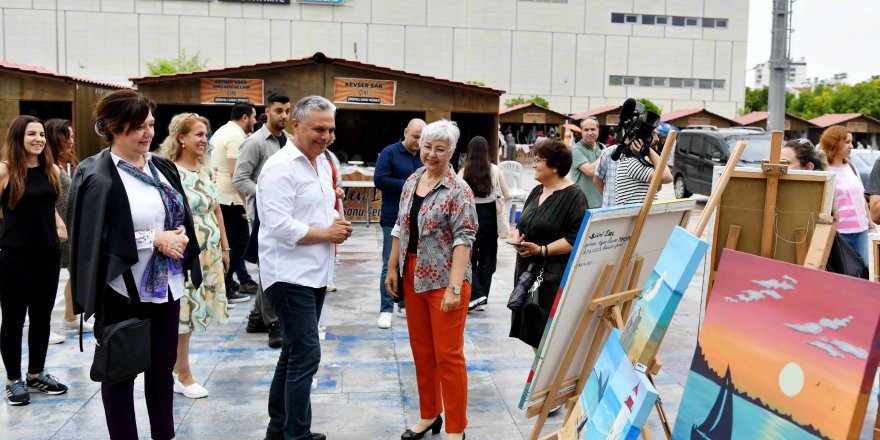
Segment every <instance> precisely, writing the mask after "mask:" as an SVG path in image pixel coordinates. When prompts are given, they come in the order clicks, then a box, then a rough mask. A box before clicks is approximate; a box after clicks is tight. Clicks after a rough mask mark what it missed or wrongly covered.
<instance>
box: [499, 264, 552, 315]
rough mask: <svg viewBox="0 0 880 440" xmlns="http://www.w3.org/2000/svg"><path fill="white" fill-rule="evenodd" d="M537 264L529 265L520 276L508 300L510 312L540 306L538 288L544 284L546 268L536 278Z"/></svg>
mask: <svg viewBox="0 0 880 440" xmlns="http://www.w3.org/2000/svg"><path fill="white" fill-rule="evenodd" d="M534 270H535V263H529V266H528V267H527V268H526V270H525V271H524V272H523V273H522V274H520V276H519V279H518V280H517V281H516V286H514V288H513V291H512V292H510V298H509V299H508V300H507V308H508V309H510V310H518V309H520V308H522V307H528V306H531V305H537V304H538V288H539V287H541V283H543V282H544V277H543V275H544V268H543V267H542V268H541V270H540V271H539V272H538V276H537V278H536V277H535V273H534Z"/></svg>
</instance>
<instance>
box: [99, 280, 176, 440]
mask: <svg viewBox="0 0 880 440" xmlns="http://www.w3.org/2000/svg"><path fill="white" fill-rule="evenodd" d="M104 295H105V297H104V307H105V311H104V313H101V312H100V311H99V313H98V316H96V317H95V331H96V333H98V334H100V332H101V331H102V329H103V326H104V325H110V324H114V323H117V322H121V321H124V320H126V319H129V318H133V317H138V318H142V319H149V320H150V343H151V346H150V356H151V364H150V368H148V369H147V371H145V372H144V397H145V398H146V401H147V414H148V415H149V418H150V435H151V436H152V438H154V439H156V440H168V439H171V438H174V436H175V434H174V414H173V412H172V411H173V409H174V407H173V403H174V392H173V386H174V378H173V377H172V376H171V370H172V369H173V368H174V363H175V362H176V361H177V326H178V322H179V321H180V301H179V300H177V301H175V300H173V298H171V297H170V295H171V292H170V291H169V292H168V295H169V298H168V300H169V301H168V302H166V303H162V304H152V303H137V302H132V303H129V302H128V298H126V297H124V296H122V295H120V294H118V293H116V292H115V291H113V289H110V288H107V290H105V292H104ZM134 380H135V378H131V379H128V380H124V381H122V382H117V383H113V384H111V383H102V384H101V399H102V401H103V403H104V416H105V417H106V419H107V430H108V431H109V433H110V438H111V439H112V440H129V439H131V440H134V439H137V438H138V432H137V422H136V417H135V409H134Z"/></svg>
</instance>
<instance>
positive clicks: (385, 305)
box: [379, 226, 404, 312]
mask: <svg viewBox="0 0 880 440" xmlns="http://www.w3.org/2000/svg"><path fill="white" fill-rule="evenodd" d="M392 229H394V226H382V274H381V275H380V279H379V301H380V302H379V312H393V311H394V299H393V298H391V295H389V294H388V292H386V291H385V276H387V275H388V257H390V256H391V242H392V241H393V240H394V237H392V236H391V230H392ZM398 284H399V283H398ZM399 304H400V307H404V301H400V303H399Z"/></svg>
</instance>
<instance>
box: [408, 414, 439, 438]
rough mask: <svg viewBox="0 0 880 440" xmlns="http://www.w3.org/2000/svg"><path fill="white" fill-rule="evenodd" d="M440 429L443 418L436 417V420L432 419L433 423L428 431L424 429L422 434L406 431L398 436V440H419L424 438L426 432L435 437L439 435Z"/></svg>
mask: <svg viewBox="0 0 880 440" xmlns="http://www.w3.org/2000/svg"><path fill="white" fill-rule="evenodd" d="M442 427H443V417H442V416H437V418H436V419H434V423H431V426H429V427H428V429H425V430H424V431H422V432H415V431H413V430H411V429H407V430H406V432H404V433H403V435H401V436H400V440H415V439H420V438H422V437H424V436H425V434H427V433H428V431H431V434H433V435H437V434H439V433H440V428H442Z"/></svg>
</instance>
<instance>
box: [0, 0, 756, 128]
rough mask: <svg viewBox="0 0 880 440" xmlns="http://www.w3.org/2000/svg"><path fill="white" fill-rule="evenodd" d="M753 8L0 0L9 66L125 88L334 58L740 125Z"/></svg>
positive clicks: (679, 2)
mask: <svg viewBox="0 0 880 440" xmlns="http://www.w3.org/2000/svg"><path fill="white" fill-rule="evenodd" d="M267 3H268V2H267ZM748 12H749V9H748V1H747V0H344V2H343V4H341V5H331V4H305V3H299V2H297V1H290V3H289V4H260V3H255V2H254V0H248V1H247V2H245V1H244V0H241V1H239V2H236V1H234V0H233V1H229V0H226V1H219V0H0V26H2V32H0V59H6V60H9V61H13V62H18V63H23V64H28V65H36V66H42V67H45V68H47V69H49V70H53V71H57V72H61V73H66V74H70V75H78V76H87V77H90V78H94V79H96V80H101V81H109V82H124V81H126V80H127V79H128V78H130V77H136V76H142V75H146V74H148V73H149V72H148V71H147V67H146V64H147V62H148V61H152V60H155V59H157V58H175V57H177V56H178V55H179V54H180V53H182V51H186V52H187V53H188V54H196V53H197V54H199V55H200V57H202V58H206V59H207V60H208V66H207V67H208V68H222V67H231V66H238V65H244V64H252V63H259V62H267V61H273V60H274V61H277V60H286V59H292V58H302V57H307V56H310V55H311V54H313V53H315V52H319V51H320V52H323V53H325V54H327V55H328V56H330V57H342V58H346V59H349V60H358V61H361V62H366V63H370V64H376V65H380V66H387V67H390V68H393V69H401V70H405V71H408V72H413V73H419V74H424V75H430V76H436V77H440V78H449V79H453V80H457V81H479V82H482V83H485V84H486V85H487V86H489V87H492V88H496V89H501V90H506V91H507V92H508V94H507V95H505V96H502V99H505V98H508V97H511V96H521V95H522V96H530V95H540V96H543V97H545V98H546V99H548V101H549V102H550V106H551V108H552V109H553V110H555V111H559V112H562V113H577V112H582V111H585V110H589V109H591V108H597V107H601V106H605V105H610V104H619V103H620V102H622V101H623V99H624V98H625V97H628V96H633V97H644V98H648V99H651V100H652V101H654V102H655V103H657V104H658V105H659V106H660V107H661V108H663V110H664V111H674V110H677V109H683V108H694V107H699V108H707V109H710V110H712V111H715V112H717V113H719V114H722V115H726V116H729V117H733V116H734V115H735V114H736V111H737V109H738V108H740V107H742V105H743V100H744V93H745V92H744V84H745V72H746V65H745V63H746V36H747V30H748V29H747V28H748Z"/></svg>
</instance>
